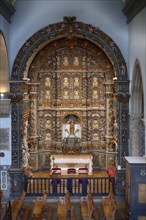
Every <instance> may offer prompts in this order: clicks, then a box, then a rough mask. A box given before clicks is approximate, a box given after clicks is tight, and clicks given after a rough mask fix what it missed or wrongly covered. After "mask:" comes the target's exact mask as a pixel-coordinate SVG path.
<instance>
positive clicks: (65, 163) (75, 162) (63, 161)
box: [50, 154, 93, 175]
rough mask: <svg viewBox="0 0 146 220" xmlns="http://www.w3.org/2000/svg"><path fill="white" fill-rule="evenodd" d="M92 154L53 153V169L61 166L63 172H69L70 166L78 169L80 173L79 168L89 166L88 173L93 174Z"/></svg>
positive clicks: (51, 158) (51, 159)
mask: <svg viewBox="0 0 146 220" xmlns="http://www.w3.org/2000/svg"><path fill="white" fill-rule="evenodd" d="M92 159H93V156H92V155H71V154H70V155H61V154H54V155H51V157H50V161H51V164H50V166H51V170H52V168H53V167H58V168H61V174H64V173H67V170H68V169H69V168H74V169H76V171H77V172H76V173H77V174H78V171H79V168H87V170H88V174H89V175H92V169H93V168H92Z"/></svg>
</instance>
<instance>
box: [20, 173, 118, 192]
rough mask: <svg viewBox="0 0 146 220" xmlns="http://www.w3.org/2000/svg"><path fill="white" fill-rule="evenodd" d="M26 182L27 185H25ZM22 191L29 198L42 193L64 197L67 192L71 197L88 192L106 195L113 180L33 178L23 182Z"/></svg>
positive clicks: (112, 185) (104, 178) (107, 178)
mask: <svg viewBox="0 0 146 220" xmlns="http://www.w3.org/2000/svg"><path fill="white" fill-rule="evenodd" d="M26 182H27V184H26ZM24 183H25V184H24V189H26V190H27V194H28V195H29V196H31V195H32V196H33V195H40V194H42V193H43V192H44V191H47V192H48V196H49V195H50V196H57V195H59V196H64V194H65V193H66V191H67V190H68V191H69V192H70V194H71V195H86V194H87V192H88V190H90V191H91V192H92V194H93V195H97V196H102V195H107V194H108V193H109V191H110V187H114V184H115V182H114V179H113V178H109V177H101V178H100V177H98V178H90V177H89V178H81V177H80V178H33V177H29V178H27V179H26V180H25V182H24Z"/></svg>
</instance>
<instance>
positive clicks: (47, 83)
mask: <svg viewBox="0 0 146 220" xmlns="http://www.w3.org/2000/svg"><path fill="white" fill-rule="evenodd" d="M50 85H51V82H50V78H49V77H47V78H46V79H45V86H47V87H50Z"/></svg>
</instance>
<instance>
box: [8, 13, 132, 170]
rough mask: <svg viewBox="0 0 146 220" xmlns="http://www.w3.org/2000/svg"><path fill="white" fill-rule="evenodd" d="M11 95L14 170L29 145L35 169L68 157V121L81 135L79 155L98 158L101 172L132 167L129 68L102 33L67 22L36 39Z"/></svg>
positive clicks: (19, 60) (25, 50) (25, 52)
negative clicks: (75, 120)
mask: <svg viewBox="0 0 146 220" xmlns="http://www.w3.org/2000/svg"><path fill="white" fill-rule="evenodd" d="M11 93H12V97H11V98H12V123H13V124H14V125H15V129H13V134H14V135H13V137H12V142H13V145H12V146H13V154H12V159H13V160H12V162H13V166H20V165H21V158H20V155H21V147H22V145H23V147H24V148H26V149H27V151H28V150H29V151H30V159H29V162H30V164H31V166H32V167H33V168H34V169H38V168H40V169H41V168H44V167H45V168H49V167H50V157H51V154H52V153H58V154H61V152H62V131H61V128H62V122H63V120H64V118H65V117H66V116H67V115H74V116H77V117H78V118H79V119H80V120H78V121H79V123H80V125H79V129H81V131H80V132H81V147H82V148H81V150H80V151H79V152H77V153H79V154H89V153H90V154H92V155H93V168H94V169H97V168H98V169H107V168H108V167H110V166H112V165H114V166H117V164H119V165H121V166H122V167H125V161H124V156H125V155H128V112H129V110H128V103H129V81H128V75H127V68H126V64H125V61H124V58H123V56H122V54H121V52H120V50H119V48H118V46H117V45H116V43H115V42H113V40H112V39H111V38H110V37H109V36H107V35H106V34H105V33H103V32H102V31H100V30H99V29H97V28H95V27H93V26H92V25H89V24H84V23H82V22H77V21H76V18H75V17H65V18H64V21H63V22H60V23H57V24H52V25H49V26H47V27H45V28H43V29H41V30H40V31H38V32H37V33H35V34H34V35H33V36H32V37H30V38H29V39H28V40H27V41H26V42H25V43H24V45H23V46H22V48H21V49H20V51H19V53H18V55H17V57H16V59H15V62H14V65H13V71H12V81H11ZM77 124H78V123H77ZM46 126H47V127H46ZM13 127H14V126H13ZM19 131H21V132H19ZM65 153H67V152H65ZM75 153H76V152H75ZM27 162H28V161H27Z"/></svg>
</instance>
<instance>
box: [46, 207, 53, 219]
mask: <svg viewBox="0 0 146 220" xmlns="http://www.w3.org/2000/svg"><path fill="white" fill-rule="evenodd" d="M51 219H52V208H51V207H50V206H48V208H47V213H46V220H51Z"/></svg>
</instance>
